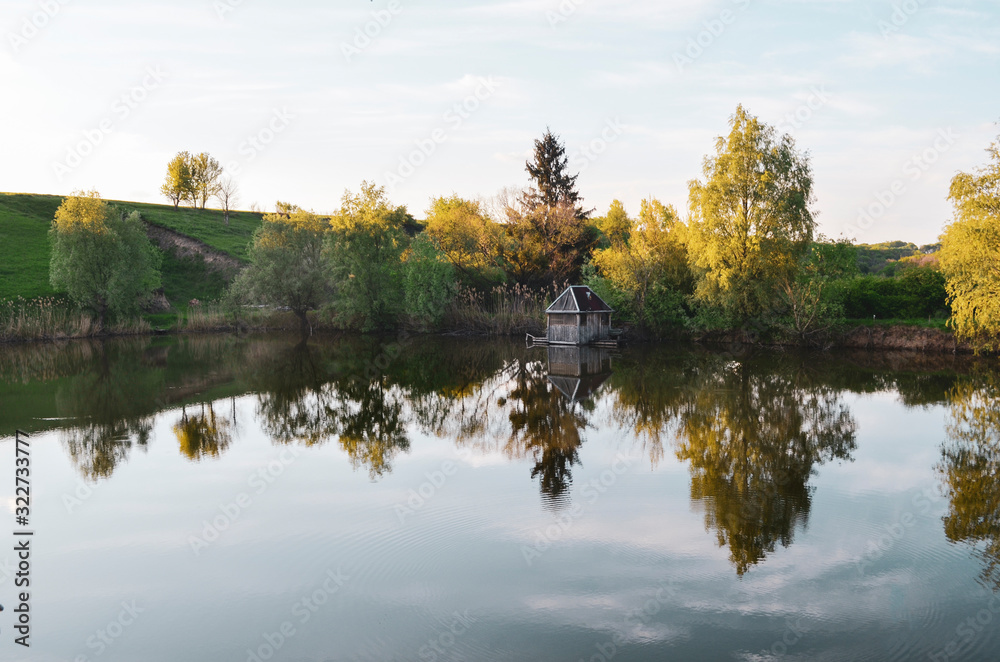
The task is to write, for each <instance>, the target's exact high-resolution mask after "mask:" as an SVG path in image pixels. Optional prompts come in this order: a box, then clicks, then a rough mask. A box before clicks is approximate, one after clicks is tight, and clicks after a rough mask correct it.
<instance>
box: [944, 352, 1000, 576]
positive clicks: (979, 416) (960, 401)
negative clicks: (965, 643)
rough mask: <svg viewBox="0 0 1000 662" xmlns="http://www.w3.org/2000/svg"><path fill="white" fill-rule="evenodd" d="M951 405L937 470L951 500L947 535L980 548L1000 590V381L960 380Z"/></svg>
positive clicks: (992, 377)
mask: <svg viewBox="0 0 1000 662" xmlns="http://www.w3.org/2000/svg"><path fill="white" fill-rule="evenodd" d="M948 404H949V412H948V422H947V425H946V427H945V430H946V433H947V435H948V437H947V440H946V441H945V442H944V443H943V444H942V447H941V461H940V462H939V464H938V466H937V470H938V473H939V475H940V476H941V481H942V484H943V489H944V492H945V496H946V497H947V498H948V500H949V506H948V514H947V515H946V516H945V518H944V532H945V535H946V536H948V539H949V540H952V541H955V542H965V543H969V544H972V545H976V546H977V553H978V554H979V555H980V556H981V558H982V561H983V564H984V568H983V581H984V582H985V583H986V584H987V585H988V586H990V587H991V588H993V589H994V590H1000V482H998V477H1000V376H998V375H997V374H996V373H994V372H988V373H980V374H976V375H973V376H970V377H968V378H965V379H963V380H961V381H959V382H958V383H957V384H956V385H955V386H954V387H953V388H952V390H951V392H950V393H949V396H948Z"/></svg>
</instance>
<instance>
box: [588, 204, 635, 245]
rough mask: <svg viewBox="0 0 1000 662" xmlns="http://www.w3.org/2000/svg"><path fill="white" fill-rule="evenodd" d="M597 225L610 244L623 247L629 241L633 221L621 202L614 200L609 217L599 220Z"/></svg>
mask: <svg viewBox="0 0 1000 662" xmlns="http://www.w3.org/2000/svg"><path fill="white" fill-rule="evenodd" d="M596 225H597V229H598V230H600V231H601V234H603V235H604V238H605V240H606V241H607V243H608V244H610V245H611V246H622V245H624V244H625V243H626V242H627V241H628V235H629V232H630V231H631V230H632V219H630V218H629V217H628V212H626V211H625V205H623V204H622V202H621V200H612V201H611V207H610V208H609V209H608V215H607V216H603V217H601V218H598V219H597V220H596Z"/></svg>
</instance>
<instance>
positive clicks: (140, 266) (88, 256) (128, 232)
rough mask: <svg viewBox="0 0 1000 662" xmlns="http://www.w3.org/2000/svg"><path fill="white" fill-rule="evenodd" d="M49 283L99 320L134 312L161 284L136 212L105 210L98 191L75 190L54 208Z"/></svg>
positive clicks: (154, 254) (157, 261) (155, 256)
mask: <svg viewBox="0 0 1000 662" xmlns="http://www.w3.org/2000/svg"><path fill="white" fill-rule="evenodd" d="M49 240H50V242H51V244H52V258H51V263H50V268H49V272H50V280H51V282H52V287H54V288H56V289H57V290H64V291H66V293H67V294H68V295H69V297H70V298H71V299H72V300H73V301H74V302H76V303H77V305H79V306H81V307H82V308H85V309H87V310H91V311H93V312H95V313H97V315H98V316H99V317H100V323H101V328H102V329H103V328H106V326H107V322H108V319H109V317H111V316H116V317H124V316H128V315H132V314H136V313H137V312H138V310H139V306H140V304H141V303H142V301H143V300H144V299H146V298H148V296H149V294H150V293H151V292H152V291H153V290H154V289H155V288H157V287H159V285H160V272H159V268H160V261H161V259H162V257H161V255H160V252H159V251H158V250H157V249H156V248H154V247H153V245H152V244H151V243H150V241H149V238H148V237H147V236H146V228H145V226H144V225H143V222H142V218H141V217H140V216H139V213H138V212H132V213H131V214H126V212H125V211H124V210H122V209H119V208H117V207H112V206H109V205H108V204H107V203H106V202H104V201H103V200H102V199H101V196H100V194H98V193H97V191H90V192H88V193H84V192H77V193H76V194H74V195H73V196H71V197H69V198H66V199H65V200H64V201H63V203H62V204H61V205H59V209H57V210H56V214H55V218H54V220H53V223H52V228H51V229H50V230H49Z"/></svg>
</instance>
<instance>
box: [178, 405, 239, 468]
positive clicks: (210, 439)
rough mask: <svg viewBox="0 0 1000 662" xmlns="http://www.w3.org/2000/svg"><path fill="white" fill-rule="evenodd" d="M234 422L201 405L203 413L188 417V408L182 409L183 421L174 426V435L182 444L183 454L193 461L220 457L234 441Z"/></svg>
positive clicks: (211, 406) (211, 408)
mask: <svg viewBox="0 0 1000 662" xmlns="http://www.w3.org/2000/svg"><path fill="white" fill-rule="evenodd" d="M232 426H233V421H230V420H228V419H226V418H223V417H221V416H217V415H216V413H215V407H214V406H213V405H211V404H209V405H208V411H207V412H206V411H205V403H202V404H201V411H200V412H198V413H195V414H191V415H188V413H187V407H181V420H179V421H177V423H175V424H174V434H175V435H176V436H177V441H178V443H180V447H181V452H182V453H184V455H186V456H187V457H188V458H189V459H191V460H196V461H197V460H201V459H202V458H204V457H218V456H219V455H220V454H221V453H223V452H224V451H225V450H226V449H227V448H228V447H229V444H231V443H232V441H233V435H232V430H231V428H232Z"/></svg>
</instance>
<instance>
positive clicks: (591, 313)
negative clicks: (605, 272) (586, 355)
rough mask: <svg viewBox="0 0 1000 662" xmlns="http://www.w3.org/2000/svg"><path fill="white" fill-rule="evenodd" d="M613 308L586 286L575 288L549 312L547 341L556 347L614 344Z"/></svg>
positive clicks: (561, 298)
mask: <svg viewBox="0 0 1000 662" xmlns="http://www.w3.org/2000/svg"><path fill="white" fill-rule="evenodd" d="M613 312H614V311H613V310H612V309H611V306H609V305H608V304H606V303H604V300H603V299H601V297H599V296H597V295H596V294H594V292H593V291H592V290H591V289H590V288H589V287H587V286H586V285H571V286H570V287H567V288H566V291H565V292H563V293H562V294H560V295H559V298H558V299H556V300H555V301H553V302H552V305H551V306H549V307H548V309H547V310H546V311H545V315H546V317H547V318H548V332H547V333H546V338H545V339H546V341H547V342H548V343H549V344H553V345H589V344H592V343H594V344H601V343H613V342H614V341H612V340H611V313H613Z"/></svg>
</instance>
